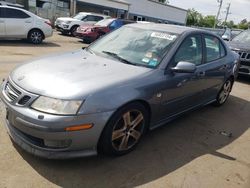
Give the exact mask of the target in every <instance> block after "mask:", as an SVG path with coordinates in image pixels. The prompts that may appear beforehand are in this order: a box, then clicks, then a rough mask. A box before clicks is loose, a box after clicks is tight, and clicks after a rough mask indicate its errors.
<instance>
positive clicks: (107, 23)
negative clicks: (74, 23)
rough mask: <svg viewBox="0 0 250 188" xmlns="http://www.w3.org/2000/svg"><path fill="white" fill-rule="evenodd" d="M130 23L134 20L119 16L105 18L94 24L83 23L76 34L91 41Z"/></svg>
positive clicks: (88, 41) (85, 40)
mask: <svg viewBox="0 0 250 188" xmlns="http://www.w3.org/2000/svg"><path fill="white" fill-rule="evenodd" d="M129 23H134V21H131V20H123V19H117V18H110V19H104V20H101V21H99V22H97V23H96V24H94V25H81V26H80V27H78V29H77V31H76V36H77V37H79V38H81V39H83V41H84V42H87V43H91V42H93V41H95V40H96V39H98V38H99V37H101V36H103V35H105V34H106V33H108V32H110V31H113V30H115V29H118V28H119V27H121V26H123V25H126V24H129Z"/></svg>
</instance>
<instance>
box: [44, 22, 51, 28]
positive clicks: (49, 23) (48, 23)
mask: <svg viewBox="0 0 250 188" xmlns="http://www.w3.org/2000/svg"><path fill="white" fill-rule="evenodd" d="M44 23H46V24H47V25H49V26H50V27H52V24H51V22H50V21H45V22H44Z"/></svg>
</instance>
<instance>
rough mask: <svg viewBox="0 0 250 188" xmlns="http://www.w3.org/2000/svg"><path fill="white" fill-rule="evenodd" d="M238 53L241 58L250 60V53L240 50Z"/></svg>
mask: <svg viewBox="0 0 250 188" xmlns="http://www.w3.org/2000/svg"><path fill="white" fill-rule="evenodd" d="M238 54H239V55H240V59H241V60H245V61H250V53H247V52H241V51H240V52H238Z"/></svg>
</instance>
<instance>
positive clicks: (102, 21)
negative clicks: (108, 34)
mask: <svg viewBox="0 0 250 188" xmlns="http://www.w3.org/2000/svg"><path fill="white" fill-rule="evenodd" d="M114 20H115V19H104V20H101V21H99V22H97V23H95V24H94V25H97V26H103V27H107V26H108V25H109V24H110V23H111V22H113V21H114Z"/></svg>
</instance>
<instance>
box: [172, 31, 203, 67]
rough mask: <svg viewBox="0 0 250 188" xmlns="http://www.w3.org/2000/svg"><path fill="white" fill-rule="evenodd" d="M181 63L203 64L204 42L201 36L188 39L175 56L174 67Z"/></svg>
mask: <svg viewBox="0 0 250 188" xmlns="http://www.w3.org/2000/svg"><path fill="white" fill-rule="evenodd" d="M180 61H186V62H189V63H194V64H195V65H200V64H201V63H202V40H201V36H200V35H195V36H189V37H187V38H186V39H185V40H184V41H183V43H182V44H181V46H180V47H179V49H178V51H177V53H176V54H175V56H174V64H173V65H172V66H173V67H174V66H176V65H177V63H178V62H180Z"/></svg>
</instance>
